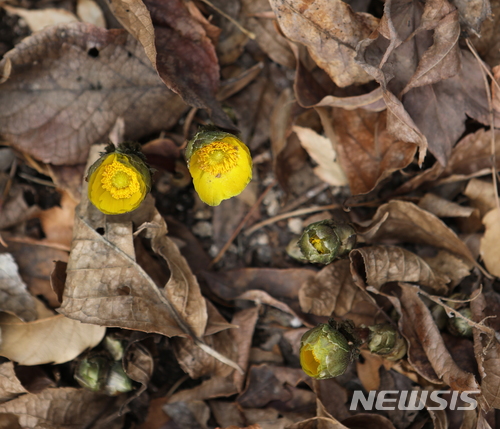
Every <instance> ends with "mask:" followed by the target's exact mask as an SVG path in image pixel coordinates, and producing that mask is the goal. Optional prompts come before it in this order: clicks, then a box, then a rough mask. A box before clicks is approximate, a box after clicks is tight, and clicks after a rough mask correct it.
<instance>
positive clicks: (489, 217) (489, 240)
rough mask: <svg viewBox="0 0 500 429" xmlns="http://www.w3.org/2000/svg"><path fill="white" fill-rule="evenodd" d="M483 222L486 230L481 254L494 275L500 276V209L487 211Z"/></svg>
mask: <svg viewBox="0 0 500 429" xmlns="http://www.w3.org/2000/svg"><path fill="white" fill-rule="evenodd" d="M483 223H484V226H485V228H486V231H485V232H484V236H483V238H482V239H481V247H480V252H481V256H482V258H483V261H484V265H486V268H487V269H488V271H489V272H490V273H491V274H493V275H494V276H496V277H500V253H499V252H498V243H499V242H500V209H498V208H496V209H493V210H490V211H489V212H488V213H486V216H484V218H483Z"/></svg>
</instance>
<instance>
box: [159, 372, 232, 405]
mask: <svg viewBox="0 0 500 429" xmlns="http://www.w3.org/2000/svg"><path fill="white" fill-rule="evenodd" d="M236 393H238V389H237V388H236V386H235V385H234V382H233V381H232V380H230V379H228V378H224V377H211V378H209V379H208V380H205V381H204V382H202V383H201V384H200V385H198V386H196V387H194V388H192V389H185V390H182V391H180V392H177V393H175V394H173V395H172V396H171V397H170V398H168V402H169V403H173V402H180V401H194V400H201V401H203V400H206V399H213V398H219V397H221V396H225V397H227V396H231V395H234V394H236Z"/></svg>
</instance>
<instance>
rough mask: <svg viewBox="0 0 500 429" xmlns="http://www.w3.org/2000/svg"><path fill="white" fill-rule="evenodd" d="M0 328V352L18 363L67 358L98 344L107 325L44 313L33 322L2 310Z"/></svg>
mask: <svg viewBox="0 0 500 429" xmlns="http://www.w3.org/2000/svg"><path fill="white" fill-rule="evenodd" d="M42 305H43V304H42ZM50 314H52V313H50ZM39 316H40V314H39ZM0 328H1V330H2V343H1V345H0V355H1V356H5V357H6V358H8V359H10V360H12V361H14V362H17V363H19V364H20V365H41V364H45V363H63V362H68V361H70V360H73V359H74V358H75V357H76V356H78V355H79V354H80V353H82V352H83V351H84V350H86V349H87V348H92V347H95V346H96V345H97V344H99V343H100V342H101V340H102V338H103V337H104V334H105V333H106V328H103V327H101V326H95V325H88V324H84V323H80V322H78V321H76V320H72V319H68V318H67V317H64V316H63V315H53V316H48V315H45V317H43V318H39V319H38V320H35V321H33V322H23V321H22V320H20V319H19V318H17V317H16V316H11V315H9V314H5V313H4V314H2V315H0Z"/></svg>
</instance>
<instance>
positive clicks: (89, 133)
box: [0, 23, 186, 165]
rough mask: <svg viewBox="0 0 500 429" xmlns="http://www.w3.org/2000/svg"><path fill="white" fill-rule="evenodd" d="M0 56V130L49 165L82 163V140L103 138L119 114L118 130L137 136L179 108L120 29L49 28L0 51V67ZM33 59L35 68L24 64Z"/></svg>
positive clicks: (172, 118)
mask: <svg viewBox="0 0 500 429" xmlns="http://www.w3.org/2000/svg"><path fill="white" fill-rule="evenodd" d="M6 62H10V63H11V64H12V72H11V73H10V77H9V79H8V80H7V82H5V83H4V84H2V91H0V103H1V104H2V105H3V106H4V109H2V113H1V114H0V127H1V128H2V135H3V137H4V139H6V140H9V141H10V142H11V143H12V145H13V146H14V147H15V148H17V149H19V150H21V151H24V152H26V153H29V154H30V155H32V156H34V157H35V158H37V159H40V160H42V161H44V162H48V163H52V164H55V165H61V164H78V163H83V162H85V161H86V160H87V155H88V151H89V147H90V145H92V144H93V143H95V142H97V141H99V140H100V141H102V140H105V139H106V137H107V135H108V133H109V131H110V130H111V128H112V127H113V125H114V124H115V122H116V119H117V118H118V117H123V118H124V120H125V124H126V135H125V137H126V138H127V139H137V138H139V137H141V136H143V135H145V134H151V133H153V132H154V131H155V130H157V131H159V130H160V129H166V128H169V127H171V126H172V125H173V124H175V123H176V122H177V119H178V118H179V117H180V116H181V115H182V114H183V113H184V111H185V110H186V106H185V104H184V103H183V102H182V100H181V99H180V98H179V97H178V96H176V95H175V94H173V93H172V92H170V91H169V90H168V89H166V88H165V86H164V84H163V83H162V82H161V80H160V79H159V78H158V75H157V74H156V71H155V70H154V69H153V68H152V67H150V65H149V64H148V63H147V59H146V57H145V55H144V50H143V48H142V46H141V45H140V44H139V43H138V42H137V41H136V40H135V39H134V38H133V37H132V36H130V35H129V36H127V35H126V34H125V33H124V32H123V31H121V30H109V31H108V30H104V29H101V28H98V27H95V26H93V25H91V24H85V23H72V24H65V25H59V26H55V27H50V28H47V29H45V30H43V31H41V32H39V33H36V34H34V35H33V36H31V37H28V38H27V39H24V40H23V42H21V43H20V44H19V45H17V46H16V48H15V49H14V50H12V51H10V52H9V53H8V54H6V55H5V57H4V59H3V60H2V63H0V69H1V68H2V67H4V66H5V63H6ZM34 62H37V67H35V68H34V67H27V66H26V65H27V64H30V65H31V64H33V63H34ZM124 70H129V71H130V72H129V73H130V74H125V73H124ZM61 94H64V96H62V95H61ZM33 117H36V118H37V120H36V121H33V120H32V118H33Z"/></svg>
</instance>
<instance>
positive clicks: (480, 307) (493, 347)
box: [470, 292, 500, 408]
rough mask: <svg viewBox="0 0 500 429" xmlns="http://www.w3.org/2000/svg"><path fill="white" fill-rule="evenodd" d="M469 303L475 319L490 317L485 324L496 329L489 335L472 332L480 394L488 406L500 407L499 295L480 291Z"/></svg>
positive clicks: (480, 319) (476, 331) (477, 331)
mask: <svg viewBox="0 0 500 429" xmlns="http://www.w3.org/2000/svg"><path fill="white" fill-rule="evenodd" d="M487 303H488V304H487ZM470 305H471V310H472V315H473V319H474V320H475V321H477V322H480V321H482V320H483V319H485V318H486V317H490V319H489V321H486V324H491V325H492V326H494V328H496V330H497V332H496V335H495V332H494V330H493V329H492V330H491V334H490V335H488V334H487V333H485V332H480V331H479V330H477V329H473V333H474V354H475V355H476V361H477V364H478V367H479V373H480V375H481V393H482V396H483V398H484V399H485V401H486V403H487V404H488V406H489V407H492V408H500V370H499V368H500V342H499V340H498V330H499V328H500V322H499V321H498V319H497V317H498V314H499V312H500V297H499V296H498V294H497V293H495V292H487V293H481V294H478V296H477V297H475V299H474V300H472V301H471V304H470ZM491 317H492V318H491Z"/></svg>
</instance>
